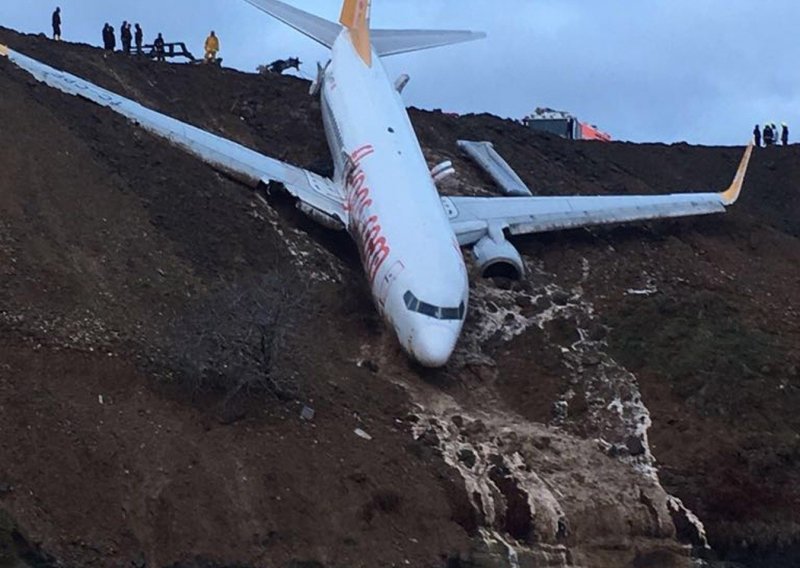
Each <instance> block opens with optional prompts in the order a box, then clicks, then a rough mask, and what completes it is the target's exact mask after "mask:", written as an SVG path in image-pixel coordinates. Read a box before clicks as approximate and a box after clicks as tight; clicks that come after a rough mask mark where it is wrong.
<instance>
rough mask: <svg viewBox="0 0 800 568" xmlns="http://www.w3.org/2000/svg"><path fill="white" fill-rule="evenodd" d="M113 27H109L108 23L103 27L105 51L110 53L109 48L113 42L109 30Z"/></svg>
mask: <svg viewBox="0 0 800 568" xmlns="http://www.w3.org/2000/svg"><path fill="white" fill-rule="evenodd" d="M110 27H111V26H109V25H108V22H106V24H105V25H104V26H103V49H105V50H106V51H108V49H109V46H110V45H111V40H110V39H109V37H108V28H110Z"/></svg>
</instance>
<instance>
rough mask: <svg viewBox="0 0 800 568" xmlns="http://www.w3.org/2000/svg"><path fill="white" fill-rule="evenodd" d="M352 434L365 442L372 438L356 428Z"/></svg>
mask: <svg viewBox="0 0 800 568" xmlns="http://www.w3.org/2000/svg"><path fill="white" fill-rule="evenodd" d="M353 432H355V435H356V436H358V437H359V438H364V439H365V440H372V436H370V435H369V434H367V433H366V432H365V431H364V430H362V429H361V428H356V429H355V430H353Z"/></svg>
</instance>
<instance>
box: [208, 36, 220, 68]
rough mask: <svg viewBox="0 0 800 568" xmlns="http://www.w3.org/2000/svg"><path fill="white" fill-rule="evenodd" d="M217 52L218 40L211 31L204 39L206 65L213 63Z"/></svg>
mask: <svg viewBox="0 0 800 568" xmlns="http://www.w3.org/2000/svg"><path fill="white" fill-rule="evenodd" d="M218 52H219V38H218V37H217V36H216V35H215V34H214V32H213V31H212V32H211V34H210V35H209V36H208V37H207V38H206V63H213V62H214V61H216V60H217V53H218Z"/></svg>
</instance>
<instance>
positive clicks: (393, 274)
mask: <svg viewBox="0 0 800 568" xmlns="http://www.w3.org/2000/svg"><path fill="white" fill-rule="evenodd" d="M405 269H406V267H405V265H404V264H403V262H402V261H400V260H398V261H397V262H395V263H394V264H393V265H392V266H391V268H389V270H387V271H386V275H385V276H384V277H383V278H381V282H380V288H379V289H378V300H379V301H380V303H381V308H383V306H384V305H385V304H386V298H387V297H389V290H391V289H392V284H394V282H395V280H397V277H398V276H400V274H402V272H403V270H405Z"/></svg>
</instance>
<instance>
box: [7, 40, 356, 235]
mask: <svg viewBox="0 0 800 568" xmlns="http://www.w3.org/2000/svg"><path fill="white" fill-rule="evenodd" d="M7 56H8V58H9V59H10V60H11V61H12V62H14V63H15V64H16V65H17V66H19V67H20V68H22V69H24V70H25V71H27V72H28V73H30V74H31V75H33V77H35V78H36V79H37V80H39V81H41V82H43V83H45V84H47V85H49V86H50V87H53V88H55V89H58V90H60V91H62V92H64V93H66V94H69V95H75V96H79V97H82V98H85V99H87V100H89V101H92V102H94V103H96V104H98V105H101V106H104V107H107V108H110V109H111V110H113V111H114V112H117V113H119V114H121V115H122V116H125V117H126V118H128V119H129V120H131V121H132V122H134V123H136V124H138V125H139V126H141V127H142V128H144V129H145V130H148V131H150V132H152V133H153V134H156V135H158V136H160V137H162V138H165V139H167V140H169V141H170V142H171V143H172V144H174V145H176V146H179V147H181V148H183V149H184V150H186V151H187V152H189V153H191V154H193V155H195V156H197V157H198V158H200V159H202V160H203V161H205V162H206V163H208V164H210V165H212V166H214V167H215V168H218V169H220V170H223V171H225V172H228V173H231V174H233V175H234V176H235V177H237V178H238V179H241V180H242V181H244V182H246V183H249V184H251V185H254V186H255V185H258V184H259V183H261V182H265V183H267V182H270V181H276V182H279V183H282V184H283V185H284V186H285V187H286V190H287V191H288V192H289V193H290V194H292V195H294V196H295V197H297V198H298V199H300V200H301V201H303V202H305V203H307V204H308V205H309V206H311V207H312V208H314V209H316V210H318V211H321V212H323V213H324V214H325V215H327V216H329V217H330V218H331V219H332V220H336V221H338V222H339V223H341V226H342V228H343V227H344V226H346V224H347V214H346V212H345V208H344V200H343V199H342V197H341V194H340V193H339V190H338V188H337V187H336V185H335V184H334V183H333V182H332V181H331V180H329V179H327V178H323V177H321V176H318V175H316V174H314V173H313V172H309V171H307V170H304V169H303V168H299V167H297V166H293V165H291V164H287V163H285V162H281V161H279V160H275V159H273V158H270V157H269V156H265V155H263V154H260V153H258V152H256V151H254V150H251V149H250V148H247V147H245V146H242V145H241V144H238V143H236V142H233V141H231V140H228V139H226V138H222V137H221V136H217V135H216V134H211V133H210V132H206V131H205V130H202V129H200V128H197V127H196V126H192V125H190V124H186V123H184V122H181V121H179V120H176V119H174V118H171V117H169V116H166V115H164V114H161V113H158V112H156V111H154V110H151V109H148V108H146V107H144V106H142V105H140V104H139V103H137V102H135V101H132V100H130V99H126V98H124V97H121V96H119V95H117V94H115V93H113V92H111V91H108V90H106V89H103V88H102V87H98V86H97V85H95V84H93V83H90V82H88V81H84V80H83V79H81V78H79V77H76V76H75V75H71V74H69V73H66V72H63V71H60V70H57V69H54V68H52V67H49V66H47V65H45V64H43V63H40V62H38V61H36V60H35V59H32V58H30V57H27V56H25V55H22V54H21V53H18V52H16V51H13V50H11V49H8V50H7ZM332 224H333V223H332Z"/></svg>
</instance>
